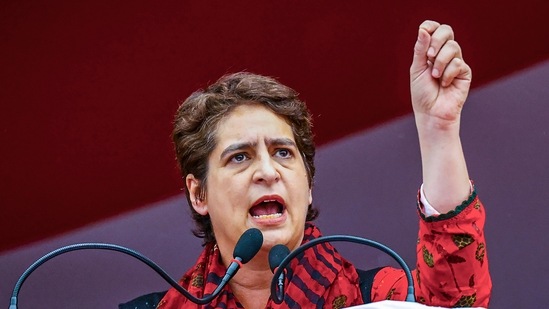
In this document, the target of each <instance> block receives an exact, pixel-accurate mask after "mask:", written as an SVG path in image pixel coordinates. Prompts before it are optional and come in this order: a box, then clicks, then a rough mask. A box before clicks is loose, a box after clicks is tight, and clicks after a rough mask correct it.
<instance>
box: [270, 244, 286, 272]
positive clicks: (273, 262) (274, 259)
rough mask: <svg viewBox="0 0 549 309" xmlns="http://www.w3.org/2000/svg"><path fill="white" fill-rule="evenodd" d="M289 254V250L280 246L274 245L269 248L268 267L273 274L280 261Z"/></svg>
mask: <svg viewBox="0 0 549 309" xmlns="http://www.w3.org/2000/svg"><path fill="white" fill-rule="evenodd" d="M289 254H290V249H288V247H286V246H284V245H282V244H278V245H275V246H274V247H272V248H271V251H269V267H270V268H271V271H272V272H273V273H274V272H275V269H276V268H277V267H278V266H279V265H280V263H282V260H284V258H285V257H287V256H288V255H289Z"/></svg>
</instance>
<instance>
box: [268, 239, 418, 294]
mask: <svg viewBox="0 0 549 309" xmlns="http://www.w3.org/2000/svg"><path fill="white" fill-rule="evenodd" d="M332 241H346V242H352V243H359V244H363V245H367V246H370V247H374V248H376V249H379V250H381V251H383V252H385V253H387V254H388V255H390V256H391V257H392V258H393V259H394V260H396V261H397V263H398V264H399V265H400V267H402V269H403V270H404V273H405V274H406V281H407V282H408V292H407V294H406V301H407V302H415V296H414V281H413V279H412V272H411V271H410V267H408V265H407V264H406V262H405V261H404V259H402V258H401V257H400V256H399V255H398V254H397V253H396V252H395V251H393V250H392V249H391V248H389V247H387V246H385V245H383V244H381V243H379V242H376V241H373V240H370V239H366V238H361V237H357V236H349V235H332V236H322V237H319V238H315V239H313V240H311V241H309V242H307V243H305V244H303V245H301V246H299V247H298V248H297V249H295V250H294V251H292V252H291V253H290V254H288V255H287V256H286V257H285V258H283V259H282V261H281V262H280V263H279V264H278V267H277V268H276V270H275V271H274V276H273V279H272V281H271V298H272V300H273V301H274V302H275V303H277V304H281V303H282V301H283V300H284V295H283V293H281V292H280V291H281V290H282V291H283V289H284V279H282V283H280V277H281V275H282V272H283V271H284V268H285V267H286V266H287V265H288V264H289V263H290V261H291V260H292V259H293V258H295V257H296V256H297V255H299V254H301V253H302V252H303V251H305V250H307V249H309V248H311V247H313V246H316V245H318V244H321V243H325V242H332ZM275 247H276V246H275ZM275 247H273V249H274V248H275ZM277 250H278V249H277ZM274 254H277V253H273V255H274ZM270 256H271V254H270V252H269V263H270V261H271V258H270ZM271 269H273V267H272V266H271ZM277 281H278V282H277ZM277 287H278V290H277Z"/></svg>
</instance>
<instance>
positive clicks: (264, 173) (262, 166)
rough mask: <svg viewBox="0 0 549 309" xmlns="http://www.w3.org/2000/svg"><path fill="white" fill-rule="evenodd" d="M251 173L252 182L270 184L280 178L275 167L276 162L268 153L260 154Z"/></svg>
mask: <svg viewBox="0 0 549 309" xmlns="http://www.w3.org/2000/svg"><path fill="white" fill-rule="evenodd" d="M255 163H256V164H255V170H254V175H253V180H254V182H257V183H266V184H271V183H274V182H276V181H278V180H279V179H280V173H279V172H278V170H277V168H276V162H275V161H274V160H273V158H271V156H269V155H262V156H261V157H259V158H257V161H256V162H255Z"/></svg>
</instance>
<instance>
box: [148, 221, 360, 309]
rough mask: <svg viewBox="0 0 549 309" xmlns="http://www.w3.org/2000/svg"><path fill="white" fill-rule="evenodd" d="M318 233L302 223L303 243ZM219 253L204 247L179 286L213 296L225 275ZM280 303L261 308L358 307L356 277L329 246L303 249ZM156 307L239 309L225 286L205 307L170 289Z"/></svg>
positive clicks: (232, 295) (351, 266) (209, 245)
mask: <svg viewBox="0 0 549 309" xmlns="http://www.w3.org/2000/svg"><path fill="white" fill-rule="evenodd" d="M320 236H321V234H320V230H319V229H318V228H317V227H315V226H314V225H313V224H312V223H306V225H305V233H304V238H303V243H306V242H308V241H310V240H312V239H314V238H317V237H320ZM219 255H220V253H219V250H218V249H217V246H216V245H215V244H213V243H210V244H208V245H206V247H205V248H204V251H202V253H201V255H200V257H199V258H198V261H197V263H196V264H195V265H194V266H193V267H192V268H191V269H190V270H189V271H187V273H186V274H185V275H184V276H183V278H182V279H181V280H180V281H179V284H180V285H181V286H182V287H183V288H185V289H186V290H187V291H189V292H190V293H192V294H193V295H195V296H197V297H203V296H204V295H208V294H211V293H213V291H214V290H215V288H216V287H217V286H218V284H219V282H220V281H221V278H222V277H223V275H224V274H225V270H226V269H225V266H224V265H223V264H222V263H221V262H220V261H221V259H220V256H219ZM286 276H287V279H286V288H285V289H286V291H285V292H286V293H285V297H284V301H283V302H282V303H281V304H280V305H277V304H275V303H274V302H273V301H272V300H269V302H268V303H267V306H266V307H265V308H343V307H348V306H354V305H358V304H362V297H361V294H360V290H359V287H358V286H359V284H358V275H357V271H356V269H355V268H354V266H353V265H352V264H351V263H349V262H347V261H346V260H345V259H344V258H343V257H342V256H341V255H340V254H339V253H338V252H337V250H336V249H335V248H334V247H333V246H332V245H331V244H329V243H323V244H319V245H317V246H314V247H312V248H309V249H308V250H306V251H305V252H304V253H303V254H301V255H299V256H297V257H296V258H295V259H294V260H293V261H292V262H291V271H289V272H288V273H287V275H286ZM157 308H161V309H181V308H243V306H242V305H241V304H240V302H239V301H238V299H236V297H235V295H234V294H233V292H232V291H231V288H230V287H229V285H227V286H225V288H224V289H223V291H222V292H221V294H220V295H219V296H218V297H217V298H216V299H215V300H213V301H212V302H211V303H210V304H207V305H197V304H194V303H192V302H191V301H189V300H188V299H186V298H185V297H184V296H183V295H181V294H179V292H177V290H175V289H174V288H172V289H170V290H169V291H168V292H167V293H166V296H164V298H163V299H162V300H161V301H160V303H159V304H158V307H157Z"/></svg>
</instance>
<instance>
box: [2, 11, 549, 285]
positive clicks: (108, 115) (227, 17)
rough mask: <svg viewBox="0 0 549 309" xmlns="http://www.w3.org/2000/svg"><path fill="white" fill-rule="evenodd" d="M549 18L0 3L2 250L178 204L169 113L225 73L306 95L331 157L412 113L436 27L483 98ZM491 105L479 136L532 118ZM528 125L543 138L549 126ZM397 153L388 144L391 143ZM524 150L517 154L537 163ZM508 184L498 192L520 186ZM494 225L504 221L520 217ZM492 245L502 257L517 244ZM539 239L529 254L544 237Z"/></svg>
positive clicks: (534, 53) (535, 59)
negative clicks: (460, 52)
mask: <svg viewBox="0 0 549 309" xmlns="http://www.w3.org/2000/svg"><path fill="white" fill-rule="evenodd" d="M547 9H548V7H547V4H545V2H544V1H532V0H528V1H521V2H516V1H500V2H499V3H498V4H497V7H496V6H495V5H493V4H489V3H474V2H472V1H471V2H470V3H469V2H467V3H443V4H437V5H433V4H429V5H428V4H418V3H415V2H409V1H384V2H381V1H380V2H372V1H345V2H344V3H341V2H336V1H324V2H322V3H318V2H313V1H310V2H300V3H294V2H289V1H288V2H285V1H278V2H268V3H267V2H250V3H243V2H242V3H229V2H222V1H215V2H207V3H202V2H200V3H193V2H181V3H177V4H173V3H172V4H167V3H163V4H162V5H161V6H160V5H158V4H156V3H152V2H146V1H137V2H127V3H123V2H116V3H111V2H109V1H93V2H92V1H90V2H73V1H57V2H55V3H51V2H46V1H44V2H39V1H35V2H32V3H31V2H18V1H3V2H2V3H1V4H0V39H1V42H2V43H1V46H2V47H1V48H0V67H1V68H2V69H1V72H2V74H0V85H1V86H0V87H1V88H0V102H1V104H2V105H1V112H0V119H1V121H0V145H1V146H0V147H1V151H0V210H1V211H2V214H3V215H4V217H3V218H4V220H3V224H2V225H1V226H0V239H1V242H0V251H1V252H4V253H6V254H8V255H9V254H10V252H15V251H13V250H24V249H25V248H26V247H25V246H27V245H29V244H33V245H36V244H37V241H47V240H48V239H50V237H53V236H58V235H63V233H68V232H71V231H74V229H78V228H82V227H86V226H87V227H89V226H93V224H96V223H97V222H102V220H105V219H108V218H118V216H120V215H123V214H125V213H127V212H128V211H133V210H136V209H143V207H145V206H147V207H150V205H151V203H154V202H158V201H164V200H165V199H168V198H172V197H173V196H177V195H178V194H179V193H180V189H181V186H182V183H181V182H180V178H179V175H178V171H177V169H176V165H175V161H174V154H173V150H172V146H171V141H170V130H171V120H172V116H173V113H174V111H175V109H176V108H177V105H178V103H179V102H180V101H181V100H183V99H184V98H185V97H186V96H188V95H189V94H190V92H192V91H193V90H195V89H197V88H199V87H203V86H205V85H206V84H207V83H208V82H210V81H213V80H215V79H217V78H218V77H219V76H220V75H222V74H224V73H227V72H233V71H240V70H247V71H252V72H257V73H262V74H266V75H271V76H275V77H279V78H280V80H281V81H282V82H284V83H286V84H288V85H290V86H292V87H293V88H295V89H297V90H298V91H299V92H300V93H301V96H302V98H303V99H305V100H306V101H307V102H308V104H309V107H310V109H311V110H312V112H313V114H314V117H315V132H316V140H317V142H318V144H319V145H320V146H326V147H328V146H329V145H332V143H333V142H334V141H336V140H338V139H340V138H344V137H352V136H354V135H355V134H357V133H360V132H363V131H364V130H375V129H376V128H377V127H379V126H381V125H382V124H384V123H386V122H387V121H392V120H395V119H400V118H399V117H406V116H409V114H410V112H411V108H410V103H409V94H408V67H409V64H410V61H411V53H412V47H413V43H414V41H415V38H416V33H417V26H418V25H419V24H420V23H421V21H423V20H424V19H435V20H439V21H442V22H445V23H449V24H451V25H452V26H453V28H454V30H455V32H456V36H457V38H458V41H459V42H460V44H461V46H462V47H463V49H464V53H465V59H466V60H467V61H468V63H469V64H470V65H471V67H472V68H473V72H474V73H473V74H474V82H473V86H474V90H480V88H481V87H483V86H487V85H490V84H491V83H493V82H494V81H498V80H500V79H501V78H503V77H504V76H508V75H509V74H513V73H517V72H522V71H521V70H522V69H525V68H531V67H532V66H534V65H536V64H540V63H542V62H543V61H544V60H546V59H547V58H548V57H549V43H548V42H549V41H548V30H547V29H548V27H547V23H546V21H545V20H546V12H547ZM537 82H540V83H541V85H543V84H547V83H546V82H545V83H544V81H543V80H542V81H539V80H538V81H537ZM503 89H507V88H503ZM516 90H517V91H518V93H520V94H521V95H519V96H517V98H516V99H517V100H518V102H522V103H523V104H522V105H520V108H526V109H528V108H529V105H528V104H527V103H524V102H527V99H534V100H540V99H541V100H545V102H546V100H547V99H546V98H547V97H543V96H542V97H534V98H531V97H528V93H529V92H526V91H524V89H522V88H518V89H516ZM492 97H493V96H492ZM492 97H490V96H486V97H485V99H486V100H487V101H490V100H491V98H492ZM493 108H497V105H495V106H493ZM489 111H493V109H487V112H485V113H486V114H482V113H481V114H482V115H483V116H484V117H481V118H479V119H481V120H480V121H481V124H482V125H480V126H479V127H478V130H479V131H482V130H486V129H487V128H490V127H497V126H498V125H503V124H505V125H515V124H516V125H517V126H518V128H522V129H524V126H522V125H520V123H522V122H528V121H529V119H523V118H513V117H511V118H506V117H503V116H502V117H499V118H498V117H494V115H493V114H491V112H489ZM517 111H520V109H518V110H517ZM497 113H501V111H498V112H497ZM497 113H496V114H497ZM498 115H499V114H498ZM536 115H538V116H539V115H544V114H543V113H542V114H536ZM517 119H522V120H519V121H517ZM521 121H522V122H521ZM528 124H529V125H533V124H538V125H539V126H538V127H535V128H540V129H539V130H546V124H545V123H544V122H543V123H542V122H541V121H540V122H539V123H537V122H534V123H531V122H530V123H528ZM518 128H517V129H518ZM535 128H533V130H536V129H535ZM410 129H411V130H413V127H411V128H410ZM515 131H516V130H515ZM545 132H546V131H545ZM474 136H478V135H475V134H471V138H474ZM466 141H467V140H466ZM466 141H465V143H466ZM543 141H545V142H546V141H547V140H546V139H545V140H543ZM502 142H505V140H502ZM380 143H382V142H380ZM486 144H487V145H488V146H490V143H488V142H486ZM376 145H378V144H376ZM465 145H467V144H465ZM534 145H536V144H535V143H534ZM385 146H387V147H388V148H380V150H390V149H391V146H390V145H385ZM501 149H502V148H501V147H500V148H498V149H494V150H493V153H492V152H491V149H490V148H487V149H485V151H486V152H484V156H481V158H479V157H477V160H478V161H473V162H479V163H476V164H473V165H474V166H475V167H476V168H477V169H484V167H483V164H488V165H490V163H491V162H493V157H491V155H493V156H498V155H501V152H500V151H501ZM503 149H504V150H505V149H507V148H503ZM520 150H524V149H515V150H514V151H515V152H514V153H516V156H510V157H517V159H522V160H531V159H528V158H524V157H522V156H523V155H524V152H522V153H521V151H520ZM369 151H373V150H372V149H369ZM505 151H510V150H505ZM526 153H529V152H526ZM532 153H535V149H532ZM506 154H508V153H506ZM384 158H385V157H384V156H379V157H378V158H377V159H379V160H381V159H384ZM397 158H399V157H397ZM481 159H482V160H481ZM319 160H320V159H319ZM536 162H537V161H536ZM508 163H509V165H513V164H516V163H515V162H508ZM410 164H417V162H410ZM544 164H545V165H544ZM379 166H383V164H382V163H381V162H380V165H379ZM538 166H539V167H540V168H541V169H539V170H538V172H539V174H536V173H533V174H532V175H531V176H532V178H531V179H526V180H525V182H526V187H528V182H529V181H532V183H535V184H543V183H546V181H547V180H548V179H547V177H546V176H544V175H545V174H546V173H542V172H540V171H543V167H547V165H546V163H544V162H541V165H538ZM490 167H492V166H490ZM507 167H508V166H507ZM492 168H495V170H494V169H492V170H491V171H498V169H497V166H495V167H492ZM327 169H328V170H330V167H329V166H328V167H327ZM378 172H379V173H383V171H378ZM395 172H398V171H395ZM517 173H518V172H517ZM373 175H376V176H375V177H376V179H377V180H378V181H382V182H384V180H382V179H383V178H380V176H379V175H378V174H373ZM486 175H489V174H486ZM345 176H346V175H339V176H338V177H342V178H344V177H345ZM533 176H536V177H533ZM498 177H505V176H504V175H499V176H498ZM510 177H512V176H510ZM411 178H412V179H408V180H410V181H409V183H410V184H411V187H414V188H415V186H416V183H415V181H416V179H415V178H413V177H411ZM385 181H387V180H385ZM491 181H493V179H491V180H489V179H486V183H490V182H491ZM382 184H383V183H382ZM391 184H392V183H391V182H390V181H387V183H385V186H381V187H386V188H390V186H391ZM521 184H523V183H521ZM530 187H531V186H530ZM497 189H498V188H494V189H493V191H491V192H490V194H491V195H492V196H493V195H503V194H505V193H508V192H506V191H508V190H510V189H509V188H507V187H502V188H499V190H497ZM320 190H322V186H321V183H320V184H319V192H321V193H320V194H323V193H322V192H323V191H320ZM357 190H359V188H357ZM386 190H389V189H386ZM511 190H517V191H518V190H519V188H516V187H515V188H513V189H511ZM378 193H379V194H380V195H381V193H382V192H378ZM384 193H385V194H384V196H387V195H390V194H391V193H390V192H384ZM536 193H539V192H532V194H534V195H535V194H536ZM379 198H383V196H380V197H379ZM348 202H349V203H351V204H352V203H353V201H352V200H350V201H348ZM536 205H537V204H536ZM506 209H511V206H509V208H506ZM534 210H535V211H536V212H535V214H536V215H537V216H539V217H543V216H546V215H548V214H547V213H543V212H541V210H539V208H537V207H536V208H534ZM537 211H540V212H539V213H538V212H537ZM498 215H500V216H503V217H500V219H505V220H503V222H505V223H506V224H510V222H509V221H508V220H509V218H511V217H513V215H511V214H510V213H506V212H503V213H498V214H496V215H495V217H496V218H497V217H498ZM326 218H329V216H328V217H326ZM347 219H348V220H351V221H352V219H353V218H347ZM324 220H325V219H324ZM351 221H347V223H348V224H358V223H357V222H354V223H353V222H351ZM500 222H501V221H500ZM323 223H324V224H325V225H329V224H330V222H329V220H328V222H323ZM333 224H334V225H335V223H333ZM494 226H495V224H494ZM502 228H503V227H502ZM187 230H188V229H184V231H185V232H187V233H188V231H187ZM329 230H330V229H329ZM332 230H333V231H335V230H336V229H335V228H334V227H332ZM492 235H494V236H492V239H491V242H492V243H494V244H495V245H493V246H494V247H497V246H498V245H497V244H498V243H503V242H507V241H509V239H506V238H503V237H501V238H499V237H498V236H496V235H497V234H495V233H493V234H492ZM537 236H539V238H535V237H534V238H532V239H531V240H532V241H534V242H533V243H532V246H537V243H536V242H535V241H542V239H543V238H542V237H541V236H540V235H539V234H537ZM380 237H381V236H380ZM545 242H546V241H545ZM195 246H196V245H195ZM44 253H45V252H44ZM410 258H412V257H410ZM517 259H520V256H517ZM517 263H518V262H517ZM6 265H9V264H4V265H2V266H0V267H2V268H4V269H3V271H4V270H7V269H8V266H6ZM501 269H502V270H503V269H504V268H503V263H502V268H501ZM22 270H23V269H22ZM22 270H21V271H22ZM174 272H175V273H176V274H179V273H181V272H182V270H177V271H174ZM530 279H531V278H530ZM541 283H543V282H541ZM546 283H547V281H546V280H545V285H546ZM538 284H539V283H538ZM502 294H504V293H502Z"/></svg>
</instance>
